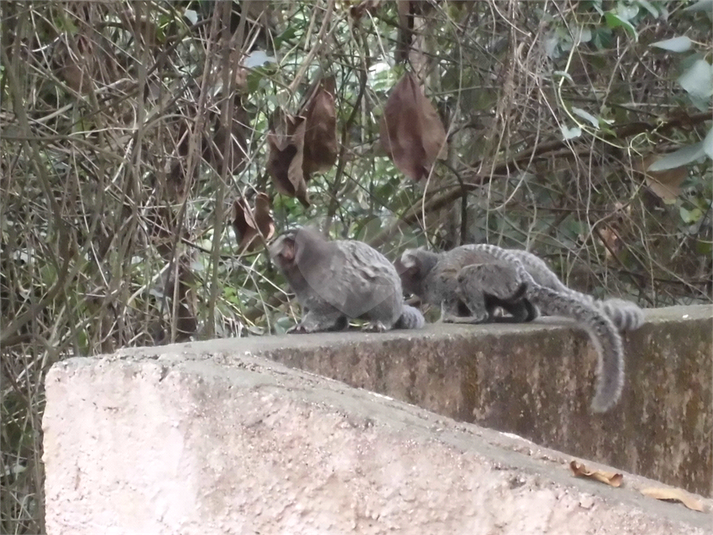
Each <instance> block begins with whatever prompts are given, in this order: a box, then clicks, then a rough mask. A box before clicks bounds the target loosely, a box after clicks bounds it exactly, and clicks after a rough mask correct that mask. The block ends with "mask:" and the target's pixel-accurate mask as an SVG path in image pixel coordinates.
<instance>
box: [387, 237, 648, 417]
mask: <svg viewBox="0 0 713 535" xmlns="http://www.w3.org/2000/svg"><path fill="white" fill-rule="evenodd" d="M522 253H523V252H522V251H518V252H514V251H510V250H506V249H502V248H500V247H496V246H494V245H484V244H477V245H464V246H461V247H456V248H455V249H453V250H451V251H448V252H446V253H440V254H438V253H433V252H430V251H426V250H424V249H412V250H409V251H406V252H405V253H404V254H403V255H402V256H401V259H400V260H399V261H398V262H397V263H396V267H397V270H398V272H399V274H400V276H401V281H402V284H403V287H404V289H405V290H406V291H407V292H411V293H414V294H416V295H418V296H419V297H420V298H421V299H422V300H423V301H425V302H427V303H430V304H433V305H440V307H441V320H442V321H445V322H458V323H484V322H488V321H497V319H496V317H495V311H496V309H497V308H498V307H500V308H503V309H505V310H506V311H507V312H509V313H510V314H511V315H512V319H511V321H530V320H532V319H534V318H536V317H537V315H538V309H539V310H540V311H542V313H544V314H546V315H555V316H565V317H569V318H573V319H575V320H576V321H578V322H579V323H581V324H582V326H583V327H584V328H585V329H586V330H587V332H588V333H589V334H590V336H591V338H592V340H593V342H594V345H595V347H596V349H597V352H598V354H599V365H598V371H597V376H598V380H597V387H596V394H595V396H594V399H593V401H592V409H593V410H594V411H596V412H604V411H606V410H608V409H610V408H611V407H612V406H613V405H614V404H615V403H616V402H617V401H618V399H619V396H620V395H621V390H622V387H623V384H624V352H623V346H622V340H621V336H620V335H619V333H618V332H617V327H616V326H615V324H614V322H613V321H612V320H614V321H616V323H617V325H619V326H620V327H622V328H630V327H632V326H637V327H638V326H639V325H640V324H641V322H642V321H643V314H642V313H641V311H640V309H638V307H636V305H634V304H633V303H628V304H627V305H626V306H620V305H618V304H617V303H618V302H617V301H614V300H612V301H607V302H601V303H599V304H595V301H594V299H593V298H592V297H591V296H587V295H585V294H580V293H579V292H575V291H574V290H570V289H569V288H567V287H566V286H564V284H562V283H561V282H560V281H559V279H558V278H557V277H556V275H555V274H554V273H552V272H551V271H550V270H549V268H548V267H547V265H546V264H545V263H544V262H543V261H542V260H540V259H539V258H537V257H536V256H535V255H532V254H531V253H527V255H523V254H522ZM521 258H525V259H526V260H525V262H526V263H525V262H523V261H522V260H521ZM543 268H544V269H543ZM621 303H626V302H621ZM636 311H638V313H637V312H636Z"/></svg>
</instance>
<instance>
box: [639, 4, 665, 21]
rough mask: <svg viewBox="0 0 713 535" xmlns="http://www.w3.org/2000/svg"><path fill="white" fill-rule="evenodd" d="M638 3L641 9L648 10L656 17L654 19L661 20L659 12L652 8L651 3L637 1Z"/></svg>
mask: <svg viewBox="0 0 713 535" xmlns="http://www.w3.org/2000/svg"><path fill="white" fill-rule="evenodd" d="M636 3H637V4H639V5H640V6H641V7H643V8H644V9H646V11H648V12H649V13H651V15H653V16H654V18H659V15H660V13H659V10H658V9H656V8H655V7H654V6H652V5H651V3H650V2H648V1H647V0H636Z"/></svg>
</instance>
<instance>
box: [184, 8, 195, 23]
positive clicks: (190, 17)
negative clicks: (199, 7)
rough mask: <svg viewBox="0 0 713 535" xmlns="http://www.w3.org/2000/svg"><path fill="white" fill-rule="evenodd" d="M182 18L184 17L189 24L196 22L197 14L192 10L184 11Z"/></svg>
mask: <svg viewBox="0 0 713 535" xmlns="http://www.w3.org/2000/svg"><path fill="white" fill-rule="evenodd" d="M183 16H184V17H186V18H187V19H188V21H189V22H190V23H191V24H195V23H196V22H198V13H196V12H195V11H194V10H192V9H186V10H185V11H184V12H183Z"/></svg>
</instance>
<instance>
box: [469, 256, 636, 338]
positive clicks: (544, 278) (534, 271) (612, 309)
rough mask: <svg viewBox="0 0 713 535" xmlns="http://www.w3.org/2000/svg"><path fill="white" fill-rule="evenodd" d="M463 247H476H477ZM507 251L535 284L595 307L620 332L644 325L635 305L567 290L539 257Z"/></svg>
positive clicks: (622, 300) (621, 300)
mask: <svg viewBox="0 0 713 535" xmlns="http://www.w3.org/2000/svg"><path fill="white" fill-rule="evenodd" d="M465 247H478V245H477V244H476V245H466V246H465ZM507 251H508V252H509V253H511V254H513V255H515V256H516V257H517V258H518V260H520V262H521V263H522V265H523V266H524V267H525V269H526V270H527V271H528V273H529V274H530V275H531V276H532V278H533V279H535V282H537V283H538V284H540V285H541V286H546V287H547V288H550V289H552V290H556V291H558V292H560V293H567V294H570V295H572V296H573V297H574V298H575V299H576V298H579V299H581V300H582V301H585V302H588V303H590V304H591V305H593V306H595V307H597V308H598V309H600V310H601V311H602V312H604V314H606V315H607V316H609V319H611V320H612V322H614V325H616V327H617V329H619V330H620V331H635V330H636V329H638V328H639V327H641V326H642V325H643V324H644V312H643V310H641V308H639V307H638V306H637V305H636V303H632V302H631V301H626V300H624V299H617V298H612V299H604V300H602V301H599V300H596V299H595V298H594V297H593V296H591V295H588V294H584V293H581V292H578V291H576V290H572V289H571V288H568V287H567V286H566V285H565V284H564V283H563V282H562V281H560V279H559V277H557V275H555V274H554V272H553V271H552V270H551V269H550V268H549V266H548V265H547V264H546V263H545V261H544V260H542V259H541V258H540V257H538V256H536V255H534V254H532V253H530V252H528V251H522V250H518V249H507Z"/></svg>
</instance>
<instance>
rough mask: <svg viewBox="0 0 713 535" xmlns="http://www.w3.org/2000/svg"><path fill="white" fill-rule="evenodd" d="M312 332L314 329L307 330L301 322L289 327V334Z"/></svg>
mask: <svg viewBox="0 0 713 535" xmlns="http://www.w3.org/2000/svg"><path fill="white" fill-rule="evenodd" d="M311 332H313V331H310V330H307V329H306V328H305V326H304V325H302V324H301V323H298V324H297V325H295V326H294V327H290V328H289V329H287V334H309V333H311Z"/></svg>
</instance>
